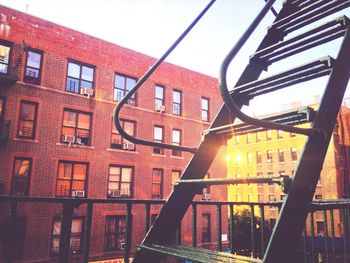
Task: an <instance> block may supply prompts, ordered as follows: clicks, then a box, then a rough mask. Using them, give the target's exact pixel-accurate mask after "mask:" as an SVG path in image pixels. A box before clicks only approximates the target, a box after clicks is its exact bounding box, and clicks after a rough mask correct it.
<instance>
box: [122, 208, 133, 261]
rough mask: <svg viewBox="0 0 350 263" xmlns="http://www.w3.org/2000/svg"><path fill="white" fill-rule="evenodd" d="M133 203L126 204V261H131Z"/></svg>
mask: <svg viewBox="0 0 350 263" xmlns="http://www.w3.org/2000/svg"><path fill="white" fill-rule="evenodd" d="M131 209H132V204H131V203H127V204H126V236H125V249H124V262H125V263H129V258H130V249H131V227H132V214H131Z"/></svg>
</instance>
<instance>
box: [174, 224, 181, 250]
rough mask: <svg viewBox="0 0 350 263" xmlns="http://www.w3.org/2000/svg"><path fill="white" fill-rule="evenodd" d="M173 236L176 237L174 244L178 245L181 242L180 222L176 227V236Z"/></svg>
mask: <svg viewBox="0 0 350 263" xmlns="http://www.w3.org/2000/svg"><path fill="white" fill-rule="evenodd" d="M175 238H176V240H175V242H176V244H178V245H180V244H181V222H180V224H179V226H178V228H177V229H176V237H175Z"/></svg>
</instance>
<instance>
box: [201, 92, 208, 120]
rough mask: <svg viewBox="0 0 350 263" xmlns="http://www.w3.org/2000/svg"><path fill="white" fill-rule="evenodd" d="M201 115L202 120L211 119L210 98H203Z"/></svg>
mask: <svg viewBox="0 0 350 263" xmlns="http://www.w3.org/2000/svg"><path fill="white" fill-rule="evenodd" d="M201 116H202V121H209V99H207V98H203V97H202V98H201Z"/></svg>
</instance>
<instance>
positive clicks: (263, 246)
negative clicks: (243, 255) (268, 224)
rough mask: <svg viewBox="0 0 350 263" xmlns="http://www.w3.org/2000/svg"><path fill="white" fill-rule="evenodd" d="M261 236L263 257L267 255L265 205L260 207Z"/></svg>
mask: <svg viewBox="0 0 350 263" xmlns="http://www.w3.org/2000/svg"><path fill="white" fill-rule="evenodd" d="M260 213H261V218H260V234H261V257H263V256H264V253H265V209H264V206H263V205H260Z"/></svg>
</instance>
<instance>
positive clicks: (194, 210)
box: [192, 204, 197, 247]
mask: <svg viewBox="0 0 350 263" xmlns="http://www.w3.org/2000/svg"><path fill="white" fill-rule="evenodd" d="M196 246H197V205H195V204H192V247H196Z"/></svg>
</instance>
